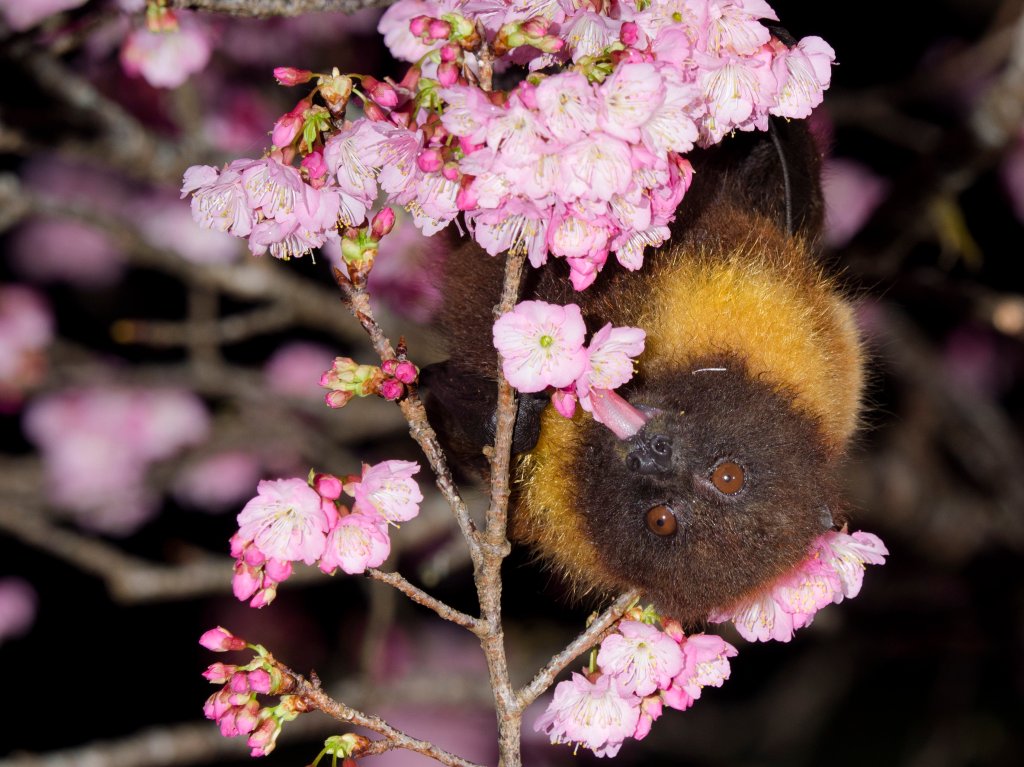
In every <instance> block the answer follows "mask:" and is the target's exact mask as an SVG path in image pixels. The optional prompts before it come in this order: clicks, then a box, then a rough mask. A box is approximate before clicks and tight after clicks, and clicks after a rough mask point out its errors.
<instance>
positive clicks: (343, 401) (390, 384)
mask: <svg viewBox="0 0 1024 767" xmlns="http://www.w3.org/2000/svg"><path fill="white" fill-rule="evenodd" d="M418 375H419V370H418V369H417V367H416V366H415V365H414V364H412V363H411V362H409V360H407V359H389V360H384V362H382V363H381V365H380V367H377V366H376V365H360V364H359V363H358V362H356V361H355V360H352V359H350V358H349V357H336V358H335V359H334V364H333V365H332V366H331V369H330V370H328V371H327V372H325V373H324V374H323V375H322V376H320V385H321V386H322V387H324V388H325V389H328V390H329V391H328V392H327V395H326V397H325V398H324V399H325V401H326V403H327V406H328V407H331V408H339V407H344V406H345V405H347V404H348V403H349V401H350V400H351V399H352V398H353V397H369V396H370V395H372V394H376V395H378V396H380V397H383V398H384V399H387V400H397V399H401V398H402V396H404V394H405V389H406V386H407V385H409V384H411V383H413V382H415V381H416V378H417V376H418Z"/></svg>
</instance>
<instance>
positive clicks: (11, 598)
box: [0, 578, 38, 645]
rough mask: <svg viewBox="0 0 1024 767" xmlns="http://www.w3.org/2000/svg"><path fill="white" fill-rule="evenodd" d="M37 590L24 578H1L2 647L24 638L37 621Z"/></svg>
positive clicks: (0, 623)
mask: <svg viewBox="0 0 1024 767" xmlns="http://www.w3.org/2000/svg"><path fill="white" fill-rule="evenodd" d="M37 602H38V597H37V596H36V591H35V589H33V588H32V586H31V585H29V583H28V581H26V580H24V579H22V578H0V645H3V643H4V642H5V641H6V640H8V639H16V638H17V637H20V636H24V635H25V634H27V633H28V632H29V629H31V628H32V624H33V623H35V620H36V603H37Z"/></svg>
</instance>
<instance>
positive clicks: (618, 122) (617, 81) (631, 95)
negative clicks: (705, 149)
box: [599, 64, 665, 142]
mask: <svg viewBox="0 0 1024 767" xmlns="http://www.w3.org/2000/svg"><path fill="white" fill-rule="evenodd" d="M664 99H665V81H664V80H663V79H662V77H661V75H660V74H659V73H658V70H657V69H656V68H655V67H654V65H653V64H623V65H621V66H620V67H618V68H617V69H616V70H615V73H614V74H613V75H612V76H611V77H609V78H608V79H607V80H606V81H605V82H604V83H603V84H602V85H601V90H600V102H599V103H600V124H601V128H602V129H603V130H605V131H606V132H607V133H609V134H611V135H612V136H616V137H618V138H621V139H624V140H626V141H632V142H636V141H638V140H639V138H640V131H639V129H640V127H641V126H642V125H644V123H646V122H647V121H648V120H649V119H650V118H651V117H652V116H653V115H654V113H655V111H656V110H657V109H658V107H660V106H661V104H662V102H663V101H664Z"/></svg>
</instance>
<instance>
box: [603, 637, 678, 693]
mask: <svg viewBox="0 0 1024 767" xmlns="http://www.w3.org/2000/svg"><path fill="white" fill-rule="evenodd" d="M597 663H598V665H599V666H600V667H601V671H602V672H603V673H605V674H610V675H612V676H614V677H615V678H616V679H617V680H618V681H619V682H621V683H622V687H623V689H625V690H627V691H629V692H631V693H633V694H635V695H639V696H640V697H644V696H647V695H650V694H651V693H653V692H654V691H655V690H657V689H660V688H664V687H667V686H668V684H669V682H670V681H671V680H672V678H673V677H674V676H676V674H678V673H679V672H680V671H681V670H682V668H683V652H682V650H680V649H679V645H678V644H677V643H676V642H675V641H674V640H673V639H671V638H670V637H668V636H666V635H665V634H664V633H662V632H661V631H659V630H658V629H657V628H655V627H654V626H651V625H648V624H646V623H640V622H638V621H622V622H621V623H619V625H618V631H617V632H615V633H612V634H609V635H608V636H607V637H605V639H604V641H603V642H601V649H600V650H599V651H598V653H597Z"/></svg>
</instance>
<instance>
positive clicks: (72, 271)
mask: <svg viewBox="0 0 1024 767" xmlns="http://www.w3.org/2000/svg"><path fill="white" fill-rule="evenodd" d="M190 228H191V229H196V228H197V227H194V226H193V227H190ZM8 253H9V255H10V259H11V264H12V265H13V266H14V268H15V269H16V270H17V271H18V273H19V274H22V275H24V277H25V278H26V279H29V280H33V281H38V282H58V281H59V282H69V283H72V284H74V285H78V286H79V287H83V288H98V287H104V286H107V285H111V284H113V283H114V282H116V281H117V280H118V279H119V278H120V276H121V273H122V271H123V270H124V265H125V259H124V255H123V254H122V252H121V249H120V248H119V247H118V246H117V245H115V244H114V242H113V241H112V240H110V238H108V237H107V236H106V235H105V234H104V233H103V232H102V231H100V230H99V229H97V228H95V227H92V226H89V225H88V224H86V223H84V222H81V221H74V220H71V219H66V218H65V219H53V218H42V217H33V218H31V219H29V220H28V221H26V222H25V223H24V224H22V225H21V226H19V227H18V228H17V229H16V230H15V232H14V234H13V236H12V237H11V241H10V247H9V251H8Z"/></svg>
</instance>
